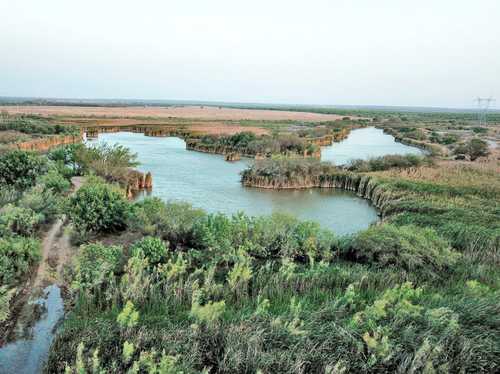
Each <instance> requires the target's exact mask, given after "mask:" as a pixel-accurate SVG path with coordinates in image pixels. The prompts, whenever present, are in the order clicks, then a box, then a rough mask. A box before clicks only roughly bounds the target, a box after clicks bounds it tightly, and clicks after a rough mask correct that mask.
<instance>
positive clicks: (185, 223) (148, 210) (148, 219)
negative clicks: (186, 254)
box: [129, 197, 205, 246]
mask: <svg viewBox="0 0 500 374" xmlns="http://www.w3.org/2000/svg"><path fill="white" fill-rule="evenodd" d="M133 208H134V209H133V215H132V216H131V219H130V222H129V225H130V227H131V228H132V229H134V230H136V231H140V232H142V233H143V234H145V235H154V236H160V237H162V238H163V239H165V240H167V241H168V242H169V243H170V244H172V245H173V246H178V245H180V246H190V245H193V240H194V232H193V229H194V224H195V222H196V221H197V220H198V219H200V218H201V217H203V216H204V215H205V213H204V212H203V210H201V209H195V208H193V207H192V206H191V205H190V204H188V203H173V202H169V203H165V202H163V201H162V200H161V199H159V198H156V197H155V198H146V199H144V200H142V201H139V202H137V203H135V204H134V207H133Z"/></svg>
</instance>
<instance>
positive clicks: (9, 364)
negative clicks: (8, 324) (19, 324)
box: [0, 285, 64, 374]
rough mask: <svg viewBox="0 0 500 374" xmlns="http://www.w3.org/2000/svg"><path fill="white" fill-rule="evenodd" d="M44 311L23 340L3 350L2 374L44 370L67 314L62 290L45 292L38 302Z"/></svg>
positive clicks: (0, 350)
mask: <svg viewBox="0 0 500 374" xmlns="http://www.w3.org/2000/svg"><path fill="white" fill-rule="evenodd" d="M34 303H36V304H39V305H40V306H41V307H42V309H43V314H42V316H41V318H40V319H39V320H37V321H36V322H35V324H34V326H33V327H31V328H29V329H28V334H27V335H28V336H27V337H23V338H20V339H18V340H16V341H14V342H12V343H9V344H6V345H5V346H4V347H2V348H0V373H1V374H12V373H15V374H32V373H39V372H41V371H42V368H43V365H44V364H45V361H46V359H47V355H48V352H49V348H50V345H51V344H52V340H53V339H54V333H55V329H56V325H57V323H58V322H59V321H60V319H61V318H62V317H63V315H64V305H63V301H62V298H61V290H60V289H59V287H58V286H56V285H51V286H49V287H47V288H45V290H44V297H42V298H40V299H38V300H36V301H35V302H34Z"/></svg>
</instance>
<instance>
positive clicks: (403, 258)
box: [348, 224, 458, 275]
mask: <svg viewBox="0 0 500 374" xmlns="http://www.w3.org/2000/svg"><path fill="white" fill-rule="evenodd" d="M348 253H349V255H350V256H353V257H354V258H355V259H356V260H361V261H363V262H369V263H373V264H377V265H378V266H381V267H385V266H390V265H393V266H396V267H399V268H402V269H405V270H407V271H417V272H421V273H426V274H428V275H436V274H437V273H438V272H439V271H441V270H444V269H446V268H448V267H450V266H452V265H453V264H454V263H455V262H456V260H457V258H458V254H457V253H455V252H453V251H452V249H451V248H450V245H449V244H448V242H447V241H445V240H444V239H442V238H440V237H439V236H438V235H437V234H436V232H435V231H434V230H433V229H428V228H419V227H416V226H394V225H390V224H383V225H378V226H373V227H370V228H369V229H367V230H365V231H363V232H361V233H359V234H358V235H357V236H356V237H355V238H354V240H353V241H352V243H351V245H350V248H349V250H348Z"/></svg>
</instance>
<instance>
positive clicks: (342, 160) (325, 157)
mask: <svg viewBox="0 0 500 374" xmlns="http://www.w3.org/2000/svg"><path fill="white" fill-rule="evenodd" d="M406 154H415V155H422V154H423V151H422V150H420V149H419V148H416V147H410V146H408V145H405V144H402V143H399V142H396V140H395V139H394V137H393V136H392V135H389V134H384V131H383V130H381V129H377V128H375V127H367V128H363V129H356V130H352V131H351V133H350V134H349V136H348V138H347V139H345V140H343V141H342V142H340V143H334V144H333V145H330V146H327V147H323V148H322V149H321V160H322V161H330V162H332V163H333V164H335V165H345V164H347V163H348V162H349V161H350V160H353V159H363V160H366V159H368V158H371V157H379V156H385V155H406Z"/></svg>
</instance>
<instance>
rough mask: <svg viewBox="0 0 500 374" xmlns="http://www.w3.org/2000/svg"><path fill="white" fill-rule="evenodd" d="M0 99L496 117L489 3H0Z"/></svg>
mask: <svg viewBox="0 0 500 374" xmlns="http://www.w3.org/2000/svg"><path fill="white" fill-rule="evenodd" d="M0 14H1V21H0V96H44V97H71V98H144V99H193V100H222V101H246V102H276V103H306V104H332V105H335V104H365V105H367V104H374V105H423V106H450V107H470V106H473V105H474V104H473V99H474V97H476V96H489V95H493V96H496V97H497V103H496V106H497V107H498V106H500V104H499V103H498V100H500V21H499V20H500V1H499V0H419V1H409V0H406V1H405V0H303V1H294V0H283V1H282V0H246V1H239V0H211V1H208V0H204V1H201V0H199V1H195V0H178V1H168V0H142V1H139V0H135V1H129V0H99V1H98V0H71V1H69V0H43V1H42V0H0Z"/></svg>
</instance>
